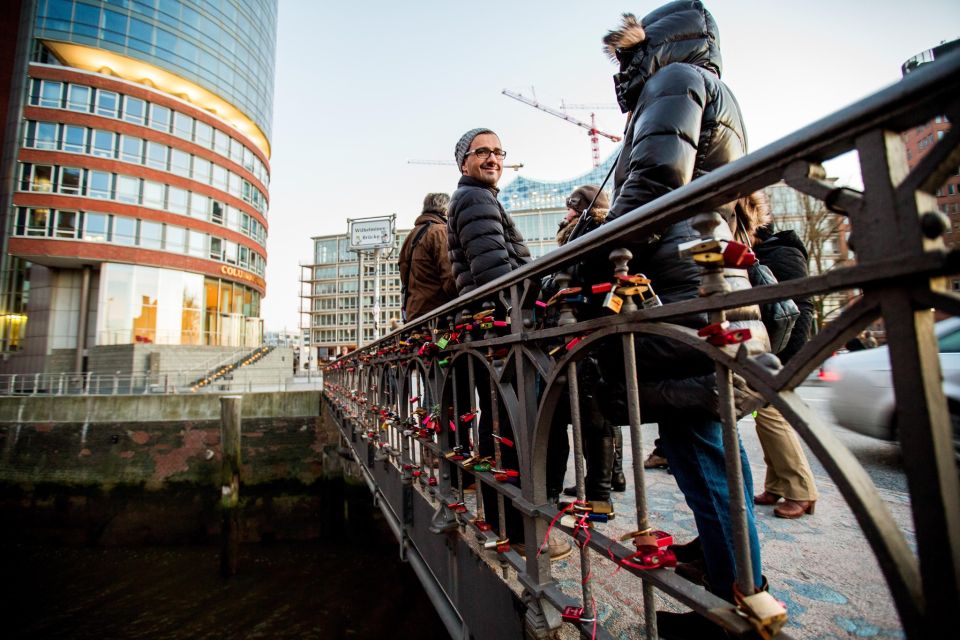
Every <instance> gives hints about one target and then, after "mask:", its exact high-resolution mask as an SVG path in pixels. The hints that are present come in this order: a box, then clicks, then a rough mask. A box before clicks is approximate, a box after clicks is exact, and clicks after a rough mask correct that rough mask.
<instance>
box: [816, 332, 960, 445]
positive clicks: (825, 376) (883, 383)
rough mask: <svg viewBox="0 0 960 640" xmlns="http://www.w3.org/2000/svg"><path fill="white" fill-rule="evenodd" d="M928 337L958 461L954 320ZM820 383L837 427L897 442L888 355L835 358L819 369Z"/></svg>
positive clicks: (959, 394)
mask: <svg viewBox="0 0 960 640" xmlns="http://www.w3.org/2000/svg"><path fill="white" fill-rule="evenodd" d="M934 333H935V334H936V337H937V343H938V344H939V345H940V369H941V370H942V372H943V392H944V394H945V395H946V396H947V405H948V407H949V409H950V422H951V424H952V426H953V443H954V447H955V449H956V453H957V458H958V461H960V317H955V318H948V319H946V320H942V321H940V322H938V323H937V324H936V325H934ZM820 378H821V380H823V381H825V382H827V383H828V384H829V385H830V387H831V393H830V410H831V411H833V416H834V418H835V419H836V422H837V424H839V425H840V426H842V427H846V428H847V429H850V430H851V431H856V432H857V433H862V434H864V435H868V436H872V437H874V438H880V439H882V440H896V439H897V437H898V434H897V412H896V401H895V399H894V396H893V380H892V376H891V374H890V350H889V349H888V348H887V347H886V346H883V347H877V348H876V349H864V350H862V351H851V352H848V353H841V354H838V355H836V356H834V357H832V358H830V359H829V360H827V361H826V362H825V363H824V364H823V367H822V370H821V374H820Z"/></svg>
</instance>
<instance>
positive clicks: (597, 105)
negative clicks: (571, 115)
mask: <svg viewBox="0 0 960 640" xmlns="http://www.w3.org/2000/svg"><path fill="white" fill-rule="evenodd" d="M619 108H620V107H619V106H618V105H615V104H612V103H610V102H594V103H591V104H567V103H566V102H564V101H563V100H561V101H560V109H561V110H563V111H566V110H567V109H573V110H576V111H593V110H594V109H619Z"/></svg>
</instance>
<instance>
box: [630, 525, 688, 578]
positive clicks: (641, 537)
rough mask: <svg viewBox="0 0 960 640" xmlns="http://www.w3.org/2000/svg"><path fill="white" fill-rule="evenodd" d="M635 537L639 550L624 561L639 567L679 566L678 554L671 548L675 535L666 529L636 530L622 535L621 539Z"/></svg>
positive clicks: (634, 541) (662, 567) (635, 544)
mask: <svg viewBox="0 0 960 640" xmlns="http://www.w3.org/2000/svg"><path fill="white" fill-rule="evenodd" d="M631 538H632V539H633V544H634V546H635V547H636V548H637V552H636V553H634V554H633V555H631V556H629V557H627V558H625V559H624V562H625V563H627V564H629V566H631V567H636V568H637V569H665V568H668V567H675V566H677V556H676V554H675V553H674V552H673V551H672V550H671V549H670V548H669V547H670V545H671V544H673V536H672V535H670V534H669V533H667V532H665V531H651V530H649V529H647V530H645V531H634V532H633V533H628V534H626V535H624V536H621V537H620V540H621V541H626V540H630V539H631Z"/></svg>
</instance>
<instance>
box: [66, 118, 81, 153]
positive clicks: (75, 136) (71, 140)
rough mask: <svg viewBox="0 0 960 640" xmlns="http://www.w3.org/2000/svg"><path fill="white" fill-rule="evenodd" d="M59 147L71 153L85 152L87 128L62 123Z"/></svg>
mask: <svg viewBox="0 0 960 640" xmlns="http://www.w3.org/2000/svg"><path fill="white" fill-rule="evenodd" d="M61 149H63V150H64V151H69V152H71V153H86V151H87V129H86V127H78V126H77V125H74V124H65V125H63V141H62V142H61Z"/></svg>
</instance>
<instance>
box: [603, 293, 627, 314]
mask: <svg viewBox="0 0 960 640" xmlns="http://www.w3.org/2000/svg"><path fill="white" fill-rule="evenodd" d="M601 306H602V307H603V308H604V309H609V310H610V311H613V312H614V313H620V308H621V307H623V298H621V297H620V296H618V295H617V294H616V293H614V292H613V291H610V292H609V293H607V295H606V296H605V297H604V298H603V304H602V305H601Z"/></svg>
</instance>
